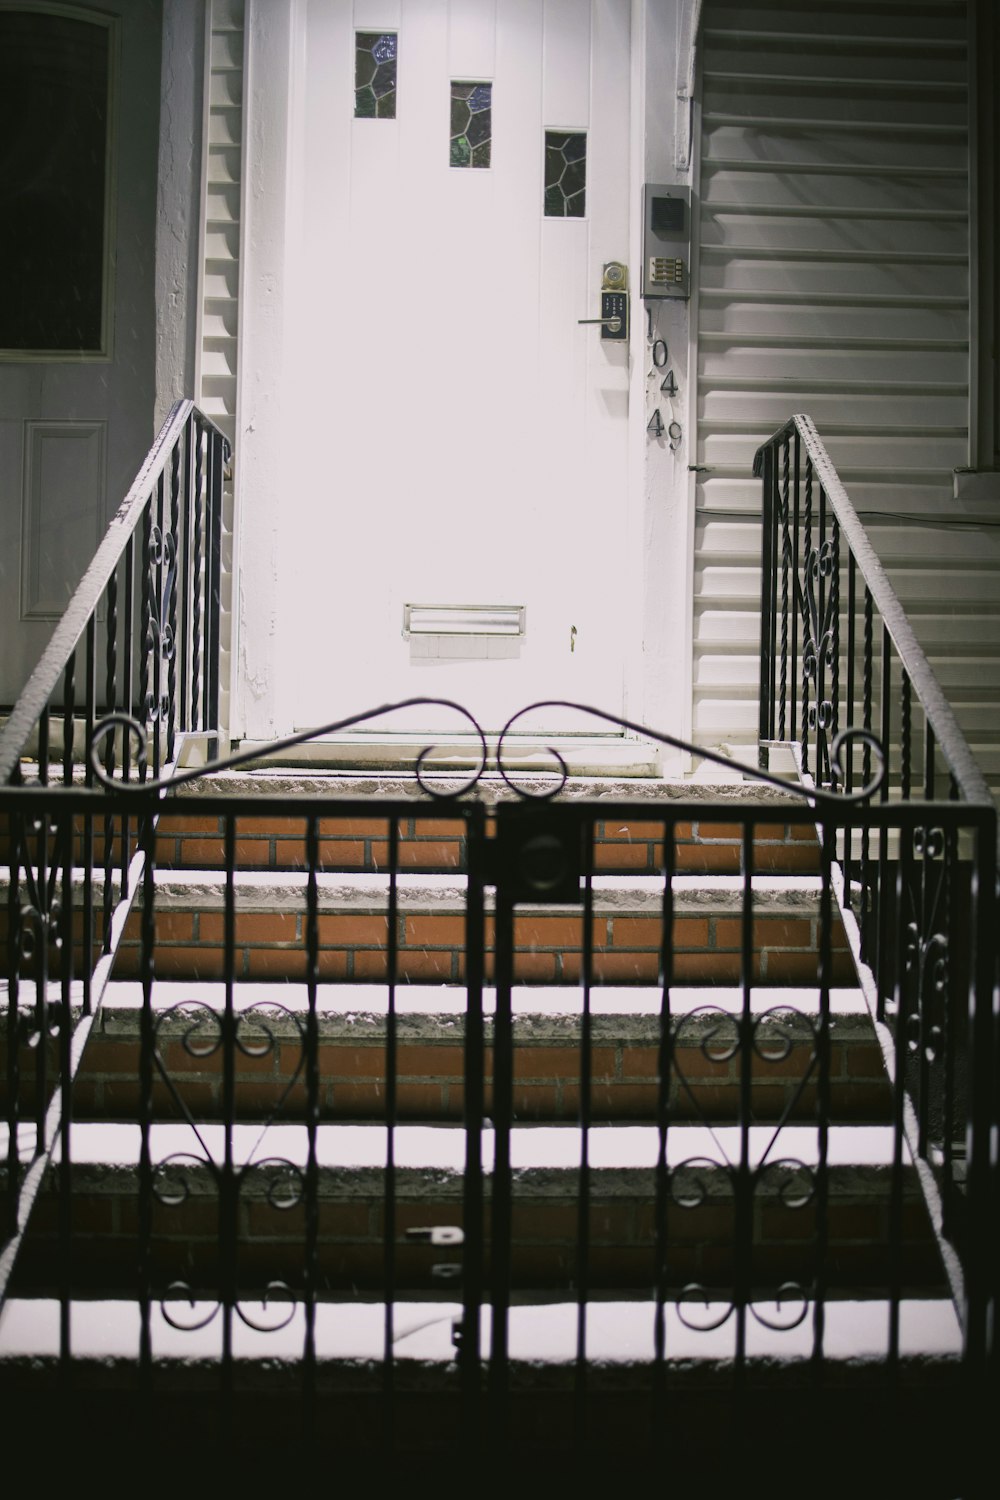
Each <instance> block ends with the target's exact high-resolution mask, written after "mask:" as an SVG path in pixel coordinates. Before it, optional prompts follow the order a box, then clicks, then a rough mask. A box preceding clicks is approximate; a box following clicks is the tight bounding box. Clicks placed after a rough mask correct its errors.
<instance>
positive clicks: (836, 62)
mask: <svg viewBox="0 0 1000 1500" xmlns="http://www.w3.org/2000/svg"><path fill="white" fill-rule="evenodd" d="M703 57H704V66H705V67H706V69H708V70H710V71H711V72H712V73H742V72H746V71H747V70H748V69H749V68H751V67H752V68H753V69H754V71H755V72H757V73H758V74H770V75H778V76H782V77H786V78H798V77H800V75H801V72H802V44H801V41H800V40H799V39H798V38H795V39H788V40H786V39H785V38H784V37H782V36H771V37H767V38H754V37H747V36H741V37H739V38H737V39H734V38H731V37H730V36H728V35H727V34H726V33H725V32H719V31H715V30H712V29H710V30H709V31H708V32H706V35H705V39H704V50H703ZM809 71H810V74H811V75H812V77H814V78H843V77H845V76H850V77H852V78H853V79H854V81H855V82H856V83H857V84H858V85H860V84H862V83H873V84H878V83H881V82H885V81H888V80H892V79H900V80H903V81H905V82H908V83H912V84H913V85H915V86H919V84H920V83H921V82H924V81H926V82H928V83H942V82H944V83H958V84H964V83H965V56H964V49H963V48H962V47H961V46H958V47H955V46H953V47H948V48H941V47H928V48H925V49H921V50H919V51H917V52H916V53H914V51H913V50H912V49H907V48H905V46H904V47H902V48H901V47H900V45H899V43H898V41H897V40H896V38H895V37H893V38H891V39H888V40H885V41H878V40H877V39H872V40H871V41H870V42H868V43H867V44H866V45H861V46H859V45H858V43H857V42H856V41H850V40H846V39H844V38H842V37H836V36H831V37H829V38H828V39H827V40H825V41H824V44H823V48H822V50H821V51H813V52H811V53H810V57H809Z"/></svg>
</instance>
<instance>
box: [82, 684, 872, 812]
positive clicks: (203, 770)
mask: <svg viewBox="0 0 1000 1500" xmlns="http://www.w3.org/2000/svg"><path fill="white" fill-rule="evenodd" d="M428 707H430V708H444V709H448V710H450V711H452V712H453V713H456V714H458V715H459V716H460V717H461V718H462V719H464V720H465V721H466V723H467V724H469V725H470V726H471V728H472V730H473V733H474V735H475V738H476V740H477V741H478V756H479V759H478V764H477V765H476V766H475V767H474V768H473V770H472V772H471V774H470V775H469V776H468V777H466V778H465V779H464V780H463V781H461V782H460V783H459V784H458V785H457V786H456V785H445V784H443V781H434V780H431V779H429V778H430V776H431V772H430V770H429V761H430V758H431V757H432V756H433V754H434V750H435V746H434V745H433V744H431V745H428V746H426V747H425V748H424V749H423V750H421V751H420V753H419V755H417V757H416V760H415V761H414V765H413V770H414V773H415V775H416V778H417V782H418V784H419V786H420V789H421V791H423V792H424V793H426V795H427V796H429V797H433V798H435V799H436V800H438V801H453V800H454V799H456V798H458V797H462V796H465V795H466V794H467V793H468V792H471V791H473V790H474V789H475V788H476V787H477V786H478V785H479V782H480V781H481V780H482V778H483V776H484V775H486V774H487V773H488V772H489V771H490V768H491V763H490V753H489V746H488V742H487V737H486V733H485V731H484V730H483V729H482V727H481V726H480V724H479V723H478V722H477V721H476V719H475V718H474V716H473V715H472V714H471V713H470V712H469V710H468V709H467V708H464V707H463V706H462V705H461V704H460V703H456V702H454V701H453V700H452V699H450V698H424V697H418V698H403V699H400V700H399V701H398V702H395V703H382V704H380V705H379V706H378V707H377V708H369V709H365V710H364V711H363V712H361V713H357V714H351V715H349V716H348V717H347V718H343V719H334V720H332V721H331V722H329V723H327V724H319V725H316V726H314V727H313V728H311V729H301V730H298V731H297V732H296V733H295V734H290V735H285V736H284V737H283V738H281V739H278V740H274V741H273V742H272V743H271V744H270V745H269V746H268V754H269V755H274V754H276V753H279V752H281V751H283V750H291V749H294V748H295V747H296V746H297V745H305V744H308V743H309V741H310V740H314V739H318V738H321V737H323V736H325V735H330V734H337V733H339V732H341V731H342V730H345V729H354V728H357V727H358V725H360V724H366V723H369V722H370V721H371V720H374V719H379V718H382V717H383V716H384V715H386V714H391V713H397V712H399V711H401V710H403V709H407V708H428ZM539 709H561V710H569V711H570V712H572V713H582V714H587V715H589V716H590V717H591V718H594V719H598V720H600V721H601V723H603V724H609V725H611V726H612V727H613V728H614V729H616V730H622V729H624V730H627V731H629V732H630V733H633V734H636V735H639V736H641V738H643V739H645V740H652V741H654V742H655V743H656V744H658V745H665V746H666V747H667V748H668V749H671V750H680V751H682V752H683V753H684V754H688V755H693V756H696V757H699V758H700V759H702V760H707V761H710V762H712V763H713V764H714V765H718V766H723V767H725V769H726V770H729V771H731V770H732V769H733V762H732V761H731V760H730V759H729V758H728V757H726V756H724V755H720V754H718V753H717V752H716V751H714V750H708V749H705V748H704V747H703V746H700V745H692V744H691V743H689V741H687V740H682V739H680V738H679V737H678V736H677V735H673V734H666V733H664V732H663V731H662V730H658V729H651V728H650V727H649V726H648V725H646V724H639V723H636V722H635V721H633V720H631V719H626V718H623V717H622V716H621V715H619V714H612V713H607V712H606V711H605V710H604V709H601V708H595V707H593V706H592V705H591V704H587V703H576V702H573V701H571V700H569V699H562V698H545V699H540V700H539V701H538V702H536V703H529V704H528V705H527V707H526V708H522V709H519V710H518V711H517V713H516V714H513V715H512V716H511V717H510V718H509V719H508V720H507V722H506V724H505V725H504V727H503V729H501V731H500V734H499V736H498V737H497V742H496V751H495V761H494V763H493V764H494V765H495V768H496V771H497V773H499V775H500V777H501V779H502V780H503V782H504V784H505V785H506V786H508V787H509V788H510V790H511V791H512V792H514V793H515V794H516V795H517V796H519V797H522V798H524V799H525V800H541V801H549V800H551V799H552V798H553V797H557V796H558V795H559V793H560V792H561V791H562V790H563V788H564V787H565V785H566V782H567V781H568V780H569V774H570V773H569V767H568V765H567V764H566V760H565V758H564V757H563V755H562V754H561V753H560V752H559V750H558V749H557V748H556V747H555V746H553V745H549V746H547V747H546V748H547V753H548V754H549V755H551V756H552V759H553V762H554V767H555V769H554V771H553V773H552V780H551V782H550V783H548V784H546V785H543V786H541V787H539V786H538V785H537V778H536V777H533V778H532V780H531V781H530V782H528V783H523V782H521V781H519V780H518V779H517V778H516V777H515V775H514V773H513V772H512V771H511V769H510V767H509V765H508V764H507V763H506V762H505V751H506V749H507V741H508V737H509V736H510V735H511V734H512V733H513V732H514V727H515V725H516V724H517V723H518V722H519V721H520V720H522V719H524V718H525V717H526V716H527V715H528V714H532V713H537V712H538V710H539ZM116 729H121V730H123V731H124V735H125V737H126V746H127V745H128V743H129V741H131V743H132V744H133V745H134V746H135V750H134V754H135V758H136V764H137V765H138V766H139V768H140V778H141V777H142V775H144V773H145V769H146V766H147V763H148V757H147V748H148V733H149V732H148V729H147V727H146V726H145V725H143V724H141V723H140V722H139V720H138V719H136V718H134V717H133V716H132V715H131V714H126V713H113V714H108V715H107V716H106V717H104V718H103V719H101V720H100V721H99V722H98V723H97V724H96V725H95V726H94V732H93V735H92V736H91V741H90V762H91V765H92V767H93V771H94V776H95V778H96V780H97V781H98V782H99V783H100V784H101V785H102V786H103V787H105V788H107V789H108V790H109V791H111V790H113V791H115V792H119V793H126V794H127V795H129V796H133V797H141V796H145V795H148V794H149V793H150V792H157V793H158V792H167V791H172V790H173V789H174V788H176V787H179V786H183V785H185V784H186V783H187V782H190V781H203V780H204V779H205V778H206V777H209V776H212V775H214V774H215V773H216V772H218V771H232V770H235V769H236V768H237V767H238V766H246V765H250V764H251V763H252V762H253V761H255V760H259V759H260V751H258V750H256V749H254V750H239V751H236V752H234V753H233V754H231V755H224V756H220V757H219V758H218V759H216V760H211V761H208V762H207V763H206V764H204V765H199V766H190V767H187V768H184V769H174V770H172V771H171V772H170V773H169V775H166V776H162V777H159V778H156V779H145V780H143V779H140V780H139V781H130V782H124V781H117V780H115V779H114V778H113V777H111V776H109V775H108V773H107V771H106V769H105V766H104V764H103V757H102V745H103V742H104V740H105V738H106V737H107V736H108V735H110V734H114V732H115V730H116ZM856 744H857V745H861V746H862V747H863V748H864V750H865V760H866V769H867V763H868V761H869V759H870V757H871V756H874V760H875V769H874V774H873V775H871V776H870V777H866V780H865V784H864V785H863V786H861V787H859V788H857V789H852V790H851V791H846V790H844V791H829V790H827V789H826V788H824V787H820V786H810V787H806V786H799V785H796V784H795V783H792V782H788V781H783V780H782V779H781V778H780V777H778V776H772V775H771V774H770V773H769V772H767V771H764V770H761V769H759V768H756V767H751V766H741V767H740V771H741V773H742V774H743V776H744V777H745V778H746V779H748V780H750V781H753V782H758V783H760V784H761V785H764V786H772V787H776V788H777V789H778V790H779V791H781V792H784V793H785V794H786V795H789V796H797V797H801V798H802V799H803V800H804V801H805V802H807V803H809V804H810V805H819V804H822V805H827V806H828V805H831V804H832V805H836V806H846V805H853V804H856V803H861V802H866V801H868V800H869V799H870V798H871V797H873V796H874V795H875V794H876V793H877V792H878V791H879V789H880V788H881V786H882V783H883V782H884V780H885V775H886V761H885V755H884V753H883V750H882V745H881V742H880V741H879V740H878V739H877V737H876V736H875V735H874V734H873V733H872V732H871V730H869V729H858V728H848V729H844V730H841V732H840V733H839V734H837V735H836V737H835V738H834V740H833V743H832V745H831V746H830V770H831V776H832V778H833V779H834V780H835V781H837V782H838V783H839V784H840V785H841V786H846V772H845V765H846V757H847V756H849V755H850V754H851V752H852V750H853V747H854V746H855V745H856ZM129 758H130V756H129V754H128V753H127V752H126V753H125V754H123V760H128V759H129Z"/></svg>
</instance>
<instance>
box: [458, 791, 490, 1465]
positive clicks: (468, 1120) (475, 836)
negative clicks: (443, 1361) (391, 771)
mask: <svg viewBox="0 0 1000 1500" xmlns="http://www.w3.org/2000/svg"><path fill="white" fill-rule="evenodd" d="M463 812H464V814H465V818H466V825H465V826H466V851H467V853H466V863H467V867H468V884H467V894H466V905H465V982H466V1001H465V1181H464V1185H463V1200H464V1212H463V1227H464V1231H465V1249H464V1253H463V1262H464V1283H463V1308H462V1329H461V1344H460V1348H459V1360H460V1368H461V1375H462V1447H463V1451H464V1452H465V1453H466V1455H467V1456H470V1457H471V1456H478V1455H479V1453H480V1451H481V1450H480V1441H481V1423H482V1412H481V1394H480V1379H481V1372H480V1358H481V1353H480V1346H481V1337H480V1333H481V1327H480V1319H481V1307H482V1300H483V1116H484V1112H485V1057H484V1054H483V1043H484V1032H483V980H484V952H483V945H484V942H485V930H484V922H485V912H484V907H485V902H484V889H483V888H484V885H485V868H484V861H485V858H486V852H487V851H486V848H485V844H486V812H485V808H484V807H483V805H482V803H479V802H477V803H474V804H473V805H472V806H470V807H466V808H463Z"/></svg>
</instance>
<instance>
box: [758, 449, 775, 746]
mask: <svg viewBox="0 0 1000 1500" xmlns="http://www.w3.org/2000/svg"><path fill="white" fill-rule="evenodd" d="M763 459H764V472H763V483H762V488H761V529H760V663H759V675H758V683H759V686H758V693H757V697H758V704H757V726H758V727H757V758H758V765H759V766H760V767H761V769H762V770H763V769H764V768H766V766H767V764H768V749H767V742H768V741H769V740H773V739H774V681H775V677H774V530H775V516H774V511H775V500H776V496H777V484H776V483H775V477H774V449H773V447H771V446H770V445H769V446H768V447H766V448H765V449H764V453H763Z"/></svg>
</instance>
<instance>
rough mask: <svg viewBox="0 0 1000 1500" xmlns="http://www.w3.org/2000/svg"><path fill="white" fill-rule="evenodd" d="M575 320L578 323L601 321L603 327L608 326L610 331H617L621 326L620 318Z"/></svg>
mask: <svg viewBox="0 0 1000 1500" xmlns="http://www.w3.org/2000/svg"><path fill="white" fill-rule="evenodd" d="M576 321H577V322H578V323H601V324H602V325H603V326H604V327H606V328H610V329H611V332H612V333H619V332H620V331H621V326H622V320H621V318H577V320H576Z"/></svg>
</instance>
